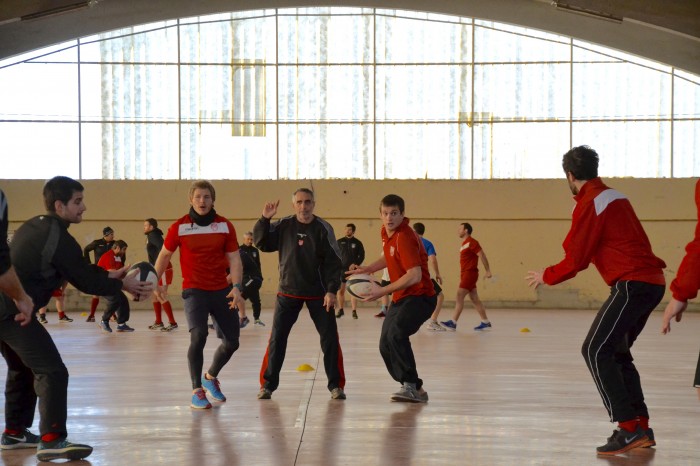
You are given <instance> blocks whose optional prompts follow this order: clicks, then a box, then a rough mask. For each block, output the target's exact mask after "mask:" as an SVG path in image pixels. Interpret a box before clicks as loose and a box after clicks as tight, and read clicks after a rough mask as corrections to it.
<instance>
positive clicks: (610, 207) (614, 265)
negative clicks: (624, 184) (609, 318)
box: [543, 178, 666, 286]
mask: <svg viewBox="0 0 700 466" xmlns="http://www.w3.org/2000/svg"><path fill="white" fill-rule="evenodd" d="M574 200H576V207H574V213H573V217H572V220H571V229H570V230H569V233H568V234H567V235H566V239H565V240H564V244H563V247H564V253H565V257H564V259H563V260H562V261H561V262H559V263H558V264H557V265H552V266H551V267H547V269H545V271H544V276H543V280H544V282H545V283H546V284H548V285H556V284H557V283H561V282H563V281H565V280H568V279H570V278H573V277H574V276H576V274H577V273H578V272H580V271H581V270H585V269H586V268H588V264H590V263H593V264H595V266H596V268H597V269H598V272H599V273H600V275H601V276H602V277H603V280H605V283H607V284H608V285H610V286H612V285H613V284H615V283H616V282H618V281H620V280H635V281H641V282H646V283H651V284H654V285H665V284H666V280H665V279H664V274H663V270H662V269H663V268H664V267H666V264H665V263H664V261H663V260H661V259H659V258H658V257H656V256H655V255H654V253H653V252H652V250H651V244H650V243H649V238H647V235H646V233H645V232H644V229H643V228H642V224H641V223H640V222H639V219H638V218H637V215H636V214H635V213H634V209H633V208H632V204H630V202H629V200H628V199H627V198H626V197H625V195H624V194H622V193H620V192H618V191H615V190H614V189H610V188H608V187H607V186H605V184H603V181H602V180H601V179H600V178H594V179H592V180H589V181H588V182H586V183H585V184H584V185H583V186H582V187H581V190H580V191H579V193H578V194H577V195H576V196H574Z"/></svg>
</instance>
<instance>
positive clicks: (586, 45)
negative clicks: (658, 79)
mask: <svg viewBox="0 0 700 466" xmlns="http://www.w3.org/2000/svg"><path fill="white" fill-rule="evenodd" d="M573 43H574V46H575V47H581V48H583V49H587V50H589V51H591V52H598V53H600V54H602V55H604V56H608V57H611V58H616V59H619V60H624V61H626V62H629V63H633V64H637V65H641V66H644V67H647V68H652V69H655V70H657V71H663V72H666V73H669V72H670V71H671V67H670V66H668V65H664V64H661V63H658V62H655V61H652V60H647V59H645V58H642V57H639V56H637V55H632V54H629V53H625V52H621V51H619V50H614V49H609V48H607V47H603V46H600V45H595V44H591V43H590V42H584V41H581V40H574V41H573Z"/></svg>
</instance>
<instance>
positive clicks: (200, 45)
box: [180, 17, 275, 63]
mask: <svg viewBox="0 0 700 466" xmlns="http://www.w3.org/2000/svg"><path fill="white" fill-rule="evenodd" d="M180 59H181V60H182V62H183V63H231V62H232V61H241V60H246V61H251V60H256V61H260V60H262V61H265V62H271V63H274V61H275V19H274V18H270V17H268V18H254V19H247V20H235V21H222V22H216V23H206V24H194V25H187V26H182V27H181V28H180Z"/></svg>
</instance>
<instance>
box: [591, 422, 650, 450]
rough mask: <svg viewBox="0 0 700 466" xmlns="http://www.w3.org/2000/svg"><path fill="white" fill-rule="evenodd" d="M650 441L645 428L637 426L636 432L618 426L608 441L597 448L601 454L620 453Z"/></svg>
mask: <svg viewBox="0 0 700 466" xmlns="http://www.w3.org/2000/svg"><path fill="white" fill-rule="evenodd" d="M648 441H649V437H647V435H646V433H645V432H644V429H642V428H641V427H639V426H637V429H636V430H635V431H634V432H628V431H626V430H625V429H622V428H620V427H617V428H616V429H615V430H614V431H613V434H612V436H610V437H609V438H608V443H606V444H605V445H603V446H600V447H598V448H596V450H597V451H598V454H599V455H619V454H620V453H624V452H626V451H629V450H631V449H633V448H637V447H641V446H643V445H645V444H646V443H647V442H648Z"/></svg>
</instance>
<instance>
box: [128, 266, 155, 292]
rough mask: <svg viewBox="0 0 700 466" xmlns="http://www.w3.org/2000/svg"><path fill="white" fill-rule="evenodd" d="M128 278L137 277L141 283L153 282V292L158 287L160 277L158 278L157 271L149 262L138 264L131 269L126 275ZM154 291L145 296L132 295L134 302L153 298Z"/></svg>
mask: <svg viewBox="0 0 700 466" xmlns="http://www.w3.org/2000/svg"><path fill="white" fill-rule="evenodd" d="M126 274H127V276H133V275H136V278H137V279H138V280H139V281H141V282H151V283H152V284H153V290H155V289H156V287H157V286H158V277H157V276H156V269H155V268H154V267H153V266H152V265H151V264H149V263H148V262H145V261H144V262H137V263H135V264H134V265H132V266H131V267H129V271H128V272H127V273H126ZM152 293H153V291H150V292H148V293H144V294H132V295H131V296H133V297H134V301H143V300H145V299H148V298H150V297H151V294H152Z"/></svg>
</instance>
